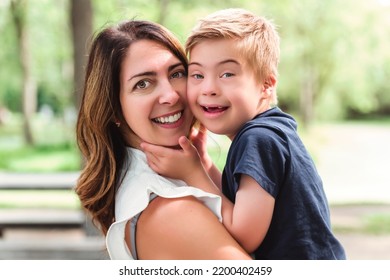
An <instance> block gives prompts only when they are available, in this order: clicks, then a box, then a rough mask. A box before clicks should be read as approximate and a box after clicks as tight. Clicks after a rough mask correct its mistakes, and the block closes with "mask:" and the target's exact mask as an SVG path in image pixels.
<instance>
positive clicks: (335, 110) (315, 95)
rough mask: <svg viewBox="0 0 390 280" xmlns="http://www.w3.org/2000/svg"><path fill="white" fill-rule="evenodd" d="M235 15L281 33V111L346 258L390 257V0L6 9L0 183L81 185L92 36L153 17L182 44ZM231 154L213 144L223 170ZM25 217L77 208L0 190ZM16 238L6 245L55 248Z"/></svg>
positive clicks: (235, 0)
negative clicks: (78, 132) (200, 25)
mask: <svg viewBox="0 0 390 280" xmlns="http://www.w3.org/2000/svg"><path fill="white" fill-rule="evenodd" d="M229 7H242V8H246V9H249V10H251V11H253V12H254V13H256V14H259V15H264V16H266V17H268V18H270V19H272V20H273V21H274V23H275V24H276V25H277V26H278V31H279V33H280V36H281V62H280V67H279V79H278V90H277V91H278V96H279V106H280V107H281V108H282V109H283V110H285V111H287V112H289V113H290V114H292V115H293V116H294V117H295V118H296V119H297V120H298V123H299V133H300V135H301V136H302V138H303V140H304V142H305V143H306V145H307V147H308V149H309V151H310V153H311V154H312V156H313V158H314V160H315V162H316V164H317V167H318V169H319V172H320V175H321V176H322V178H323V180H324V186H325V191H326V193H327V195H328V199H329V203H330V205H331V211H332V223H333V228H334V230H335V232H336V234H337V235H338V236H339V238H340V240H341V241H342V242H343V244H345V246H346V248H347V254H348V255H349V257H350V258H351V259H383V258H389V259H390V241H389V239H390V237H389V236H390V210H389V209H390V206H389V205H390V190H389V183H388V176H387V175H388V173H389V170H390V169H389V158H390V148H389V143H390V82H389V80H390V0H357V1H356V0H343V1H338V0H327V1H322V0H263V1H252V0H203V1H187V0H151V1H143V0H113V1H104V0H56V1H54V0H0V44H1V48H0V65H1V67H0V85H1V86H0V185H1V183H2V182H6V181H8V180H20V178H22V179H23V178H27V179H24V180H34V178H38V177H31V176H37V175H38V176H39V178H42V176H46V178H51V177H50V176H52V175H61V177H53V178H60V179H53V180H76V179H77V175H78V173H79V171H80V168H81V165H82V160H81V157H80V154H79V151H78V148H77V145H76V142H75V121H76V118H77V108H78V106H79V105H78V104H79V102H80V96H81V95H80V93H81V92H82V86H83V75H84V74H83V70H84V65H85V61H86V58H87V56H86V53H87V50H88V44H89V40H90V38H91V37H92V36H93V35H94V34H95V32H97V31H99V30H100V29H101V28H103V27H104V26H106V25H109V24H115V23H117V22H119V21H121V20H124V19H129V18H137V19H147V20H152V21H156V22H159V23H161V24H163V25H164V26H166V27H167V28H169V29H170V30H172V31H173V32H174V33H175V34H176V35H177V36H178V38H179V39H180V40H181V41H182V42H183V43H184V42H185V39H186V36H187V35H188V34H189V32H190V30H191V28H192V26H193V25H194V24H195V23H196V21H197V20H198V19H199V18H201V17H203V16H205V15H207V14H209V13H210V12H213V11H215V10H218V9H221V8H229ZM229 144H230V142H229V141H228V140H227V139H226V138H224V137H220V136H217V135H210V137H209V151H210V153H211V154H212V155H213V158H214V159H215V161H216V162H217V164H218V166H219V167H220V168H223V165H224V160H225V158H226V150H227V149H228V147H229ZM67 175H69V176H68V177H62V176H67ZM28 176H30V177H28ZM29 178H30V179H29ZM31 178H32V179H31ZM53 183H55V182H53ZM20 208H25V209H26V210H27V211H28V210H29V209H35V210H36V209H43V210H46V211H49V210H50V209H53V208H56V209H63V210H69V209H78V208H79V202H78V200H77V197H76V196H75V195H74V193H73V192H70V191H37V190H35V191H23V192H20V191H14V190H0V212H1V211H2V212H3V213H8V212H10V211H12V210H15V209H20ZM50 211H51V210H50ZM18 234H19V233H18ZM18 234H17V233H15V232H12V233H9V234H8V235H7V236H5V237H4V238H3V239H5V241H6V239H7V238H6V237H9V238H10V239H12V238H17V237H14V236H21V237H20V238H28V239H31V238H40V237H42V236H44V238H49V237H48V235H47V234H44V233H42V235H41V233H39V234H37V233H34V232H33V233H31V235H29V236H27V237H26V235H23V234H21V235H18ZM55 236H56V238H59V237H58V235H55Z"/></svg>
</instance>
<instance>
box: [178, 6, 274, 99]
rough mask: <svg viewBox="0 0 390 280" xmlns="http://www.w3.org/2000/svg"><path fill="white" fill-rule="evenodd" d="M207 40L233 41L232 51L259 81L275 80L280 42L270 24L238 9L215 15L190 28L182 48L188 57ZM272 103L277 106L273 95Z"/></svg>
mask: <svg viewBox="0 0 390 280" xmlns="http://www.w3.org/2000/svg"><path fill="white" fill-rule="evenodd" d="M208 39H231V40H234V42H235V45H234V46H232V47H236V48H237V50H238V52H239V53H240V54H241V55H242V57H243V59H244V60H245V61H246V62H247V63H248V64H249V66H250V67H251V68H252V70H253V71H254V73H255V75H256V76H257V77H259V79H261V80H263V79H265V78H266V77H268V76H270V75H274V76H275V77H277V76H278V64H279V56H280V46H279V41H280V38H279V35H278V33H277V31H276V27H275V26H274V24H273V23H272V22H271V21H270V20H268V19H266V18H264V17H260V16H257V15H255V14H253V13H251V12H249V11H247V10H245V9H240V8H230V9H224V10H220V11H217V12H214V13H212V14H210V15H208V16H206V17H204V18H202V19H201V20H199V23H198V24H197V25H196V26H195V27H194V28H193V30H192V32H191V34H190V36H189V37H188V39H187V42H186V46H185V47H186V51H187V53H189V52H190V51H191V50H192V49H193V48H194V47H195V46H196V45H197V44H199V43H201V42H202V41H204V40H208ZM273 99H274V102H276V93H275V96H273Z"/></svg>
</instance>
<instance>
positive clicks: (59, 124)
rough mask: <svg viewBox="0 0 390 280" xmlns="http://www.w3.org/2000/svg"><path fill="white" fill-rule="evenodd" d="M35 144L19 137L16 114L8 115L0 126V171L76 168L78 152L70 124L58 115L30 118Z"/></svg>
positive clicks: (77, 165) (72, 169)
mask: <svg viewBox="0 0 390 280" xmlns="http://www.w3.org/2000/svg"><path fill="white" fill-rule="evenodd" d="M32 124H33V125H32V127H33V135H34V139H35V141H36V145H34V146H28V145H26V144H25V143H24V141H23V138H22V124H21V119H20V116H18V115H12V117H10V118H9V119H8V121H7V124H6V125H2V126H0V172H41V173H44V172H66V171H77V170H79V168H80V156H79V152H78V150H77V147H76V143H75V141H74V131H73V128H72V126H71V125H66V124H65V123H64V122H63V121H61V120H60V119H52V120H51V121H50V122H48V121H47V120H44V119H42V118H39V117H37V118H34V119H33V122H32Z"/></svg>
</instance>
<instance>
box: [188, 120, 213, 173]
mask: <svg viewBox="0 0 390 280" xmlns="http://www.w3.org/2000/svg"><path fill="white" fill-rule="evenodd" d="M190 140H191V143H192V144H193V145H194V147H195V148H196V150H197V151H198V154H199V156H200V159H201V161H202V164H203V166H204V168H205V169H206V170H209V169H210V168H211V166H212V165H213V161H212V159H211V157H210V156H209V154H208V151H207V129H206V128H205V127H204V125H203V124H200V126H199V129H195V128H192V131H191V135H190Z"/></svg>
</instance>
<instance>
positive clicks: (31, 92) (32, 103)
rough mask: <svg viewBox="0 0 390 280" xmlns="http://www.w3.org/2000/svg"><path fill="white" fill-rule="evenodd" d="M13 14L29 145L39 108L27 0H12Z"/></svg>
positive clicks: (24, 123)
mask: <svg viewBox="0 0 390 280" xmlns="http://www.w3.org/2000/svg"><path fill="white" fill-rule="evenodd" d="M11 14H12V18H13V21H14V24H15V28H16V32H17V40H18V45H19V59H20V63H21V67H22V73H23V78H22V83H23V86H22V108H23V133H24V139H25V142H26V144H27V145H30V146H32V145H34V138H33V133H32V129H31V119H32V117H33V115H34V113H35V112H36V109H37V87H36V82H35V79H34V77H33V75H32V72H31V64H32V62H31V53H30V49H31V48H30V46H29V36H28V35H29V33H28V28H27V26H28V25H27V24H26V20H27V0H12V1H11Z"/></svg>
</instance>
